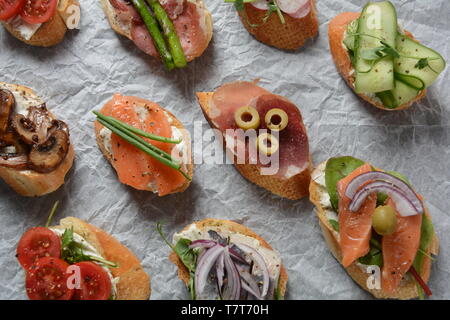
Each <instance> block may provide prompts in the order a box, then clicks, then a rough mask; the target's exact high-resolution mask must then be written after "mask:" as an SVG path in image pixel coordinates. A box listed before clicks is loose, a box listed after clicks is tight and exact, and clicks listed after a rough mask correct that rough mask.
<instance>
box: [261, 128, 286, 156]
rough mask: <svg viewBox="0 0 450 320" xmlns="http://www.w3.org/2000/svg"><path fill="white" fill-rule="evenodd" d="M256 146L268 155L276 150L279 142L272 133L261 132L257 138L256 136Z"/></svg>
mask: <svg viewBox="0 0 450 320" xmlns="http://www.w3.org/2000/svg"><path fill="white" fill-rule="evenodd" d="M256 146H257V147H258V150H259V151H260V152H261V153H263V154H265V155H266V156H270V155H272V154H274V153H275V152H277V151H278V149H279V147H280V143H279V142H278V139H277V138H275V137H274V136H273V135H272V134H270V133H261V134H260V135H259V136H258V138H256Z"/></svg>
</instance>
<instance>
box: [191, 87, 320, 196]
mask: <svg viewBox="0 0 450 320" xmlns="http://www.w3.org/2000/svg"><path fill="white" fill-rule="evenodd" d="M213 94H214V92H197V99H198V102H199V104H200V107H201V108H202V111H203V114H204V115H205V118H206V120H208V122H209V124H210V126H211V127H212V128H215V129H217V127H216V126H215V124H214V122H213V121H211V118H210V117H209V109H210V104H209V103H210V101H211V99H212V96H213ZM224 147H225V144H224ZM309 163H310V167H309V168H307V169H305V170H303V171H302V172H301V173H299V174H297V175H295V176H292V177H291V178H289V179H281V178H279V177H277V176H272V175H261V174H260V170H259V167H258V166H257V165H254V164H238V163H235V164H234V166H235V167H236V169H237V170H238V171H239V172H240V173H241V174H242V175H243V176H244V177H245V178H246V179H248V180H250V181H251V182H253V183H255V184H257V185H258V186H260V187H263V188H264V189H267V190H269V191H270V192H272V193H274V194H276V195H279V196H280V197H284V198H287V199H291V200H297V199H300V198H303V197H306V196H307V195H308V192H309V191H308V186H309V181H310V179H311V175H310V171H311V169H312V165H311V160H310V161H309Z"/></svg>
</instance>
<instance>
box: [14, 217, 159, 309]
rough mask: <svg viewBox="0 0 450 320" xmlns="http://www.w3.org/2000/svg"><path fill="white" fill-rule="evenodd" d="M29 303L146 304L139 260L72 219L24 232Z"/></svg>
mask: <svg viewBox="0 0 450 320" xmlns="http://www.w3.org/2000/svg"><path fill="white" fill-rule="evenodd" d="M17 259H18V261H19V263H20V265H21V266H22V267H23V268H24V271H25V273H26V280H25V288H26V292H27V295H28V297H29V298H30V299H31V300H148V299H149V298H150V292H151V289H150V278H149V276H148V274H147V273H146V272H145V271H144V269H143V268H142V266H141V263H140V261H139V259H138V258H137V257H136V256H135V255H134V254H133V253H132V252H131V251H130V250H129V249H128V248H126V247H125V246H123V245H122V244H121V243H120V242H119V241H117V240H116V239H115V238H114V237H112V236H111V235H109V234H108V233H107V232H105V231H103V230H101V229H99V228H97V227H95V226H93V225H91V224H88V223H87V222H85V221H83V220H80V219H78V218H74V217H67V218H64V219H62V220H61V221H60V224H59V225H58V226H53V227H34V228H31V229H28V230H27V231H26V232H25V233H24V234H23V236H22V238H21V239H20V241H19V244H18V246H17Z"/></svg>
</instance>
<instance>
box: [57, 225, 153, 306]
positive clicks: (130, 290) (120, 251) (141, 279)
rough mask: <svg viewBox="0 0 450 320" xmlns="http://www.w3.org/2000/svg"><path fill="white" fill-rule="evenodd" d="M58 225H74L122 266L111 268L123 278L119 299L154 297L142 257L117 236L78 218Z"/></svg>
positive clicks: (100, 250) (118, 289)
mask: <svg viewBox="0 0 450 320" xmlns="http://www.w3.org/2000/svg"><path fill="white" fill-rule="evenodd" d="M57 227H59V228H62V229H67V228H71V227H73V230H74V232H75V233H78V234H79V235H81V236H82V237H83V238H84V239H86V241H88V242H89V243H90V244H91V245H92V246H93V247H94V248H95V249H96V250H97V251H98V252H99V253H100V255H101V256H102V257H104V258H105V259H106V260H108V261H112V262H115V263H117V264H118V265H119V267H118V268H111V269H110V270H111V273H112V275H113V276H114V277H120V280H119V283H118V284H117V297H116V298H117V300H148V299H149V298H150V293H151V288H150V277H149V276H148V274H147V273H146V272H145V271H144V269H143V268H142V266H141V263H140V261H139V259H138V258H137V257H136V256H135V255H134V254H133V253H132V252H131V251H130V250H129V249H128V248H126V247H125V246H124V245H122V244H121V243H120V242H119V241H118V240H116V239H115V238H114V237H113V236H111V235H109V234H108V233H107V232H105V231H103V230H101V229H99V228H97V227H95V226H93V225H91V224H89V223H87V222H85V221H83V220H81V219H78V218H74V217H67V218H64V219H62V220H61V221H60V225H59V226H57Z"/></svg>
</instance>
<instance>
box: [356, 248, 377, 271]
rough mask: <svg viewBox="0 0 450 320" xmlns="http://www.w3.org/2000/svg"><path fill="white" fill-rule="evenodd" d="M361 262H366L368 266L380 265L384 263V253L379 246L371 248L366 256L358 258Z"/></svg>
mask: <svg viewBox="0 0 450 320" xmlns="http://www.w3.org/2000/svg"><path fill="white" fill-rule="evenodd" d="M358 261H359V263H362V264H365V265H367V266H379V267H381V266H382V265H383V255H382V254H381V250H380V249H377V248H371V249H370V251H369V253H367V254H366V255H365V256H364V257H361V258H359V259H358Z"/></svg>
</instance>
